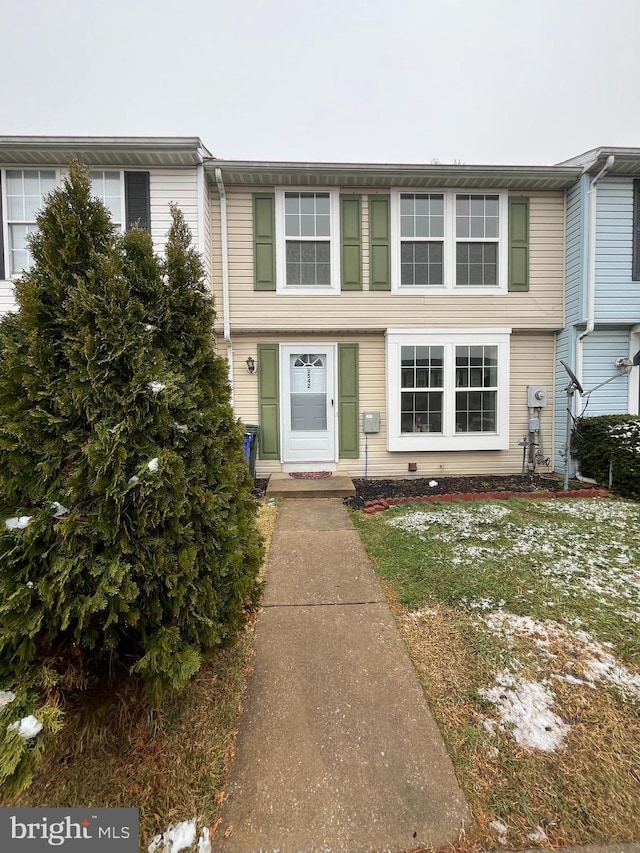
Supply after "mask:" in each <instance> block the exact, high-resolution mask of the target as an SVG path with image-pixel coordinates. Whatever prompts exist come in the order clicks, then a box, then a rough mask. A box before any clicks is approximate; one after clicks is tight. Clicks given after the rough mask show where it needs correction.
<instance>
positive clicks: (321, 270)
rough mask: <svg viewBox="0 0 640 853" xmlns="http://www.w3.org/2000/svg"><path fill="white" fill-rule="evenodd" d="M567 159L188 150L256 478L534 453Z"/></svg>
mask: <svg viewBox="0 0 640 853" xmlns="http://www.w3.org/2000/svg"><path fill="white" fill-rule="evenodd" d="M580 172H581V169H580V167H579V166H575V165H567V166H556V167H496V166H491V167H482V166H440V165H431V166H401V165H397V166H394V165H381V166H374V165H357V164H336V163H265V162H232V161H225V160H215V159H214V160H211V161H207V162H206V163H205V173H206V174H207V176H208V177H209V179H210V180H209V187H210V193H211V196H210V209H211V232H212V233H211V245H212V256H211V263H212V266H211V276H212V286H213V291H214V294H215V298H216V304H217V307H218V320H217V324H216V329H215V333H216V338H217V341H218V345H219V347H220V351H221V352H223V353H224V354H225V355H226V356H227V358H228V360H229V364H230V377H231V381H232V386H233V395H234V405H235V409H236V411H237V413H238V415H239V417H241V418H242V420H243V421H245V423H254V424H256V425H258V427H259V447H258V461H257V474H258V476H267V475H269V474H271V473H273V472H279V471H295V470H312V471H313V470H331V471H333V470H339V471H344V472H345V473H348V474H350V475H352V476H364V475H367V476H377V477H380V476H384V477H397V476H402V475H406V473H407V472H408V471H415V472H417V473H418V474H420V475H423V476H434V477H436V476H437V475H438V474H440V475H445V474H448V475H455V474H481V473H487V474H488V473H494V474H495V473H505V474H506V473H513V472H517V471H519V470H521V467H522V463H523V455H524V456H526V455H527V454H528V453H530V452H534V451H533V448H535V453H536V454H538V457H537V458H538V461H540V460H541V459H544V458H546V456H550V455H551V454H552V445H553V436H554V411H553V405H552V399H553V388H554V381H555V361H556V350H555V347H556V336H557V335H558V333H559V332H560V330H562V329H563V328H564V264H565V249H564V239H565V192H566V190H567V189H568V188H569V187H571V186H573V185H574V184H575V183H576V181H577V179H578V178H579V175H580ZM536 394H537V396H536ZM523 439H524V443H525V444H527V443H529V444H530V445H531V449H530V450H527V448H526V447H524V448H523ZM525 461H527V464H528V460H525Z"/></svg>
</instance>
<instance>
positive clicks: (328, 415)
mask: <svg viewBox="0 0 640 853" xmlns="http://www.w3.org/2000/svg"><path fill="white" fill-rule="evenodd" d="M281 355H282V360H281V364H282V402H283V406H282V408H283V442H282V448H283V455H282V458H283V461H284V462H302V463H306V462H334V461H335V432H336V431H335V411H336V410H335V391H334V388H335V377H334V347H333V346H331V345H327V344H303V345H298V346H293V345H286V346H283V347H282V351H281Z"/></svg>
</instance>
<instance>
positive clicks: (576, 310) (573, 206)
mask: <svg viewBox="0 0 640 853" xmlns="http://www.w3.org/2000/svg"><path fill="white" fill-rule="evenodd" d="M587 189H588V180H587V178H586V176H583V177H582V178H581V179H580V181H579V182H578V183H577V184H575V185H574V186H573V187H571V189H570V190H568V192H567V252H566V318H567V324H571V323H579V322H580V321H581V320H582V319H584V318H583V314H584V309H583V304H584V288H585V282H584V277H585V271H586V236H587V234H586V231H587V229H586V192H587Z"/></svg>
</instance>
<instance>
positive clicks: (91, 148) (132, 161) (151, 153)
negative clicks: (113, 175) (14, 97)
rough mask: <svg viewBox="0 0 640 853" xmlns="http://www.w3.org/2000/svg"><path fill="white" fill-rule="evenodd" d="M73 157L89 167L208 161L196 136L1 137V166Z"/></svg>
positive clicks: (58, 162)
mask: <svg viewBox="0 0 640 853" xmlns="http://www.w3.org/2000/svg"><path fill="white" fill-rule="evenodd" d="M74 157H78V158H80V159H81V160H82V161H83V162H84V163H86V164H87V165H88V166H113V167H118V168H121V167H132V168H151V167H154V166H156V167H163V166H164V167H168V166H172V167H186V166H197V165H198V164H199V163H202V162H203V160H204V159H209V158H211V153H210V152H209V151H207V149H206V148H205V147H204V145H203V144H202V142H201V141H200V139H199V138H198V137H197V136H193V137H182V136H176V137H169V136H148V137H142V136H0V163H2V164H5V165H16V166H18V165H19V166H60V165H64V164H65V163H68V162H69V160H71V159H73V158H74Z"/></svg>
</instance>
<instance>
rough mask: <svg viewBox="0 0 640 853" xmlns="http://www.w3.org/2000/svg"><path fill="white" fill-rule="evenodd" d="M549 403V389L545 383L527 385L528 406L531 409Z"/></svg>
mask: <svg viewBox="0 0 640 853" xmlns="http://www.w3.org/2000/svg"><path fill="white" fill-rule="evenodd" d="M546 405H547V389H546V388H545V386H544V385H528V386H527V406H529V408H530V409H533V408H542V407H544V406H546Z"/></svg>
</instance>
